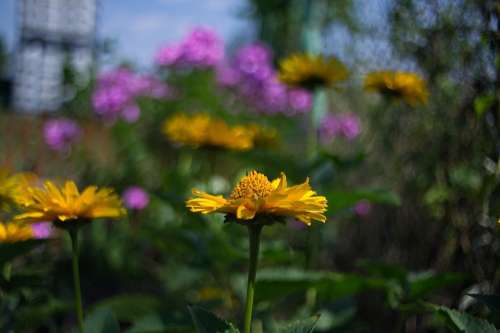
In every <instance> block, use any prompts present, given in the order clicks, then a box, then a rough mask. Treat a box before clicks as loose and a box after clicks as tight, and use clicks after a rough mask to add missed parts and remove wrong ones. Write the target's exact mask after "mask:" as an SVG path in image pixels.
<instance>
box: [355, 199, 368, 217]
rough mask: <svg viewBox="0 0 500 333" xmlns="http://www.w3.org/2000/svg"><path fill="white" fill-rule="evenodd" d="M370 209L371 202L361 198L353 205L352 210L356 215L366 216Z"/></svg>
mask: <svg viewBox="0 0 500 333" xmlns="http://www.w3.org/2000/svg"><path fill="white" fill-rule="evenodd" d="M371 211H372V204H371V203H370V202H368V201H366V200H361V201H359V202H358V203H356V205H355V206H354V212H355V213H356V214H357V215H358V216H366V215H368V214H370V212H371Z"/></svg>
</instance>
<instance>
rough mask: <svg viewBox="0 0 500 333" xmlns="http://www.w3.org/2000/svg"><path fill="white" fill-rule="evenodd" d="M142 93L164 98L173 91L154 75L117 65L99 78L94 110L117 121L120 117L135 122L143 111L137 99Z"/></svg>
mask: <svg viewBox="0 0 500 333" xmlns="http://www.w3.org/2000/svg"><path fill="white" fill-rule="evenodd" d="M141 96H146V97H151V98H156V99H163V98H169V97H171V96H172V94H171V89H170V87H168V86H167V85H166V84H164V83H163V82H161V81H159V80H158V79H156V78H154V77H152V76H149V75H139V74H136V73H134V72H132V71H131V70H130V69H127V68H116V69H113V70H111V71H107V72H104V73H101V74H100V75H99V77H98V78H97V87H96V89H95V90H94V92H93V93H92V105H93V107H94V111H95V112H96V113H97V114H98V115H99V116H101V117H103V118H104V119H106V120H109V121H114V120H116V119H118V118H120V117H121V118H123V119H124V120H125V121H127V122H135V121H137V120H138V119H139V116H140V111H141V110H140V109H139V107H138V106H137V104H136V103H135V99H136V98H137V97H141Z"/></svg>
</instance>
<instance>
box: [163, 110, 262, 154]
mask: <svg viewBox="0 0 500 333" xmlns="http://www.w3.org/2000/svg"><path fill="white" fill-rule="evenodd" d="M163 133H164V134H165V135H166V136H167V138H168V139H169V140H170V141H172V142H175V143H178V144H182V145H188V146H193V147H201V146H204V147H217V148H224V149H230V150H249V149H252V148H253V147H254V146H255V144H256V143H257V142H260V141H258V140H259V139H261V138H267V137H265V136H264V135H265V134H266V135H268V131H267V130H264V129H263V128H262V127H260V126H258V125H255V124H253V125H249V126H246V125H236V126H231V125H229V124H227V123H226V122H225V121H224V120H222V119H218V118H213V117H211V116H209V115H208V114H206V113H198V114H194V115H187V114H181V113H179V114H176V115H174V116H172V117H171V118H169V119H167V120H166V121H165V122H164V124H163ZM269 133H270V132H269ZM268 136H269V135H268Z"/></svg>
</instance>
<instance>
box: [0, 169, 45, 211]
mask: <svg viewBox="0 0 500 333" xmlns="http://www.w3.org/2000/svg"><path fill="white" fill-rule="evenodd" d="M36 180H37V176H36V175H34V174H32V173H28V172H21V173H15V174H11V173H9V172H8V171H7V170H6V169H3V168H0V207H2V208H6V207H8V205H9V204H12V203H15V202H16V201H17V199H18V197H19V196H21V195H22V193H23V191H24V190H25V189H26V188H27V187H28V186H30V185H32V184H34V183H35V182H36Z"/></svg>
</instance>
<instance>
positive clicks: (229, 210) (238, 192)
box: [186, 170, 327, 225]
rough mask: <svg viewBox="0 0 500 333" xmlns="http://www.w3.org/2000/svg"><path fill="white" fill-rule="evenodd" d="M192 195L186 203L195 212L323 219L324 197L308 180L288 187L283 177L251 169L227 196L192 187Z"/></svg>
mask: <svg viewBox="0 0 500 333" xmlns="http://www.w3.org/2000/svg"><path fill="white" fill-rule="evenodd" d="M193 195H195V198H192V199H189V200H188V201H187V202H186V206H187V207H188V208H189V209H190V210H191V211H192V212H195V213H201V214H208V213H214V212H219V213H226V214H229V215H231V216H234V217H236V218H237V219H238V220H247V221H248V220H253V219H254V218H256V217H257V215H264V216H270V217H272V216H290V217H295V218H297V219H298V220H300V221H302V222H303V223H305V224H307V225H310V224H311V221H312V220H316V221H319V222H323V223H324V222H326V217H325V215H324V213H325V212H326V207H327V200H326V198H325V197H323V196H319V195H316V192H314V191H313V190H312V189H311V186H310V185H309V180H308V179H307V180H306V181H305V182H304V183H303V184H300V185H296V186H291V187H288V185H287V181H286V176H285V174H284V173H281V176H280V178H277V179H275V180H273V181H272V182H271V181H269V179H268V178H267V177H266V176H265V175H264V174H262V173H259V172H257V171H255V170H254V171H251V172H250V173H248V175H246V176H245V177H243V178H242V179H241V180H240V181H239V183H238V184H237V185H236V187H235V188H234V189H233V192H232V193H231V195H230V196H229V198H228V199H226V198H224V197H223V196H222V195H211V194H208V193H205V192H202V191H199V190H196V189H193Z"/></svg>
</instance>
